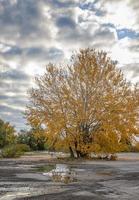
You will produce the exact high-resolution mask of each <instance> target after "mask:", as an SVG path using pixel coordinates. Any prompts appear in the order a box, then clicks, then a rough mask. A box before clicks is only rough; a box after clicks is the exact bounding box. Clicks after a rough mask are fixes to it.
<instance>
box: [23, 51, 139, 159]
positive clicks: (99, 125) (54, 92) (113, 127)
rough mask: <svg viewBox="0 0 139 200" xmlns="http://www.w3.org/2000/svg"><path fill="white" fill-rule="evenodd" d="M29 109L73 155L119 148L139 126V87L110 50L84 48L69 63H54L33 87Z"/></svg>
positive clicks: (35, 123) (52, 140)
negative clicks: (111, 55) (122, 68)
mask: <svg viewBox="0 0 139 200" xmlns="http://www.w3.org/2000/svg"><path fill="white" fill-rule="evenodd" d="M29 94H30V104H29V106H28V107H27V111H26V115H27V119H28V122H29V123H30V124H31V125H32V126H38V125H41V124H44V125H45V127H46V130H45V131H46V135H47V137H48V141H49V143H50V145H53V146H55V147H56V148H57V147H62V148H68V149H69V151H70V152H71V155H72V156H75V154H76V156H77V157H82V156H87V155H89V154H90V152H97V153H98V152H102V153H106V154H109V153H115V152H117V151H119V150H120V149H122V147H124V146H125V145H126V142H127V140H131V137H132V135H133V134H134V133H135V132H136V131H137V128H136V127H137V126H136V122H137V117H138V109H137V108H138V105H139V98H138V90H137V88H136V87H135V86H132V85H131V84H130V83H128V82H127V81H126V80H125V79H124V77H123V74H122V72H121V71H120V70H119V69H118V68H116V63H114V62H113V61H111V59H110V58H109V57H108V56H107V54H106V53H105V52H97V51H95V50H92V49H85V50H80V52H79V54H77V55H75V56H72V62H71V65H70V66H67V67H63V68H62V67H57V66H55V65H53V64H49V65H48V66H47V67H46V72H45V74H44V75H43V76H40V77H37V78H36V87H35V88H32V89H31V90H30V91H29Z"/></svg>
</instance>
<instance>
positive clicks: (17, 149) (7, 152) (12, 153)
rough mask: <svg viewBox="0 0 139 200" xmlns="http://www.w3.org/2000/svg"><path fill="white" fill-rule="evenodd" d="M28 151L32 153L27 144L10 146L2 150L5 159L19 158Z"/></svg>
mask: <svg viewBox="0 0 139 200" xmlns="http://www.w3.org/2000/svg"><path fill="white" fill-rule="evenodd" d="M26 151H30V148H29V146H28V145H26V144H15V145H9V146H6V147H4V148H3V149H2V152H1V156H2V157H3V158H17V157H20V156H21V155H23V154H24V152H26Z"/></svg>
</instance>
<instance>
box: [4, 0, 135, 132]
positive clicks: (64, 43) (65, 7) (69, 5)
mask: <svg viewBox="0 0 139 200" xmlns="http://www.w3.org/2000/svg"><path fill="white" fill-rule="evenodd" d="M84 47H94V48H97V49H103V50H106V51H107V52H108V53H109V55H110V56H111V57H112V58H113V59H114V60H117V61H118V65H119V67H121V69H122V70H123V72H124V74H125V76H126V77H127V79H128V80H130V81H132V82H133V83H137V82H139V0H0V118H2V119H4V120H6V121H10V122H11V123H12V124H13V125H15V127H16V128H17V129H18V130H19V129H22V128H24V127H25V119H23V115H22V112H23V111H24V108H25V105H26V104H27V89H28V88H29V87H31V86H32V84H33V78H34V76H35V75H36V74H42V73H43V71H44V69H45V65H46V64H47V63H48V62H59V63H66V62H67V60H68V59H69V58H70V56H71V53H72V52H73V51H75V50H78V49H79V48H84Z"/></svg>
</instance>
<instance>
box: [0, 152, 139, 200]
mask: <svg viewBox="0 0 139 200" xmlns="http://www.w3.org/2000/svg"><path fill="white" fill-rule="evenodd" d="M61 162H65V161H63V160H55V159H54V160H53V159H50V157H49V156H47V155H45V154H43V155H37V156H34V155H28V156H24V157H22V158H20V159H6V160H4V159H3V160H0V200H12V199H15V200H114V199H119V200H127V199H129V200H130V199H132V200H138V199H139V154H134V153H129V154H120V155H119V160H118V161H91V160H86V161H85V160H81V161H68V165H70V166H71V167H72V169H73V170H75V172H76V178H77V181H75V182H72V183H69V184H64V183H54V182H52V181H51V179H49V178H48V177H47V176H44V175H43V174H42V172H38V171H37V170H36V168H37V167H40V166H45V165H49V164H54V165H55V163H61Z"/></svg>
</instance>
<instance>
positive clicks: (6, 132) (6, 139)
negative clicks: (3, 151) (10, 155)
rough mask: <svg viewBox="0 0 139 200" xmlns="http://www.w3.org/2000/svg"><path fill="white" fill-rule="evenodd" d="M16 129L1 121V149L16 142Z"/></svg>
mask: <svg viewBox="0 0 139 200" xmlns="http://www.w3.org/2000/svg"><path fill="white" fill-rule="evenodd" d="M15 138H16V136H15V129H14V127H13V126H11V125H10V123H8V122H4V121H3V120H2V119H0V148H3V147H4V146H6V145H9V144H13V143H14V142H15Z"/></svg>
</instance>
